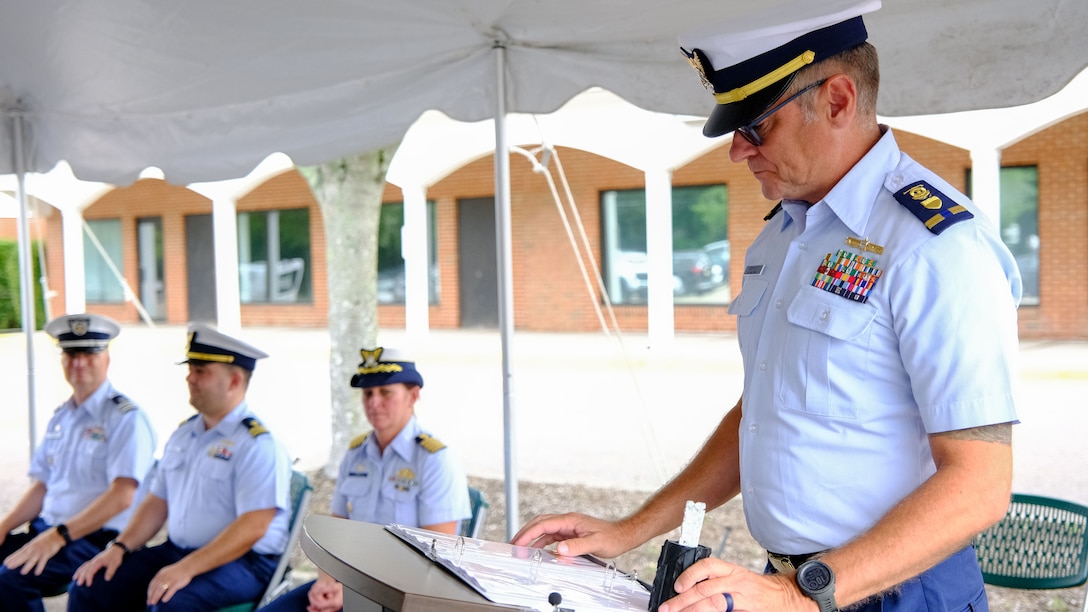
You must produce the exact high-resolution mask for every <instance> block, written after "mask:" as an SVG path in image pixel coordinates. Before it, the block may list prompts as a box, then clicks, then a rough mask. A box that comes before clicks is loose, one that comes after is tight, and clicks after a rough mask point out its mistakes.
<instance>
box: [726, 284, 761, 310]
mask: <svg viewBox="0 0 1088 612" xmlns="http://www.w3.org/2000/svg"><path fill="white" fill-rule="evenodd" d="M767 284H768V283H767V281H765V280H761V279H749V280H746V281H744V285H743V286H741V290H740V294H739V295H737V297H735V298H733V301H732V302H731V303H730V304H729V314H731V315H737V316H738V317H744V316H747V315H750V314H752V311H753V310H755V308H756V306H757V305H758V304H759V301H760V300H761V299H762V298H763V294H764V293H766V292H767Z"/></svg>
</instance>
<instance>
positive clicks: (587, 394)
mask: <svg viewBox="0 0 1088 612" xmlns="http://www.w3.org/2000/svg"><path fill="white" fill-rule="evenodd" d="M241 335H242V336H243V337H244V338H246V339H247V340H249V341H251V342H252V343H253V344H254V345H256V346H258V347H260V348H262V349H264V350H265V351H267V352H268V353H269V354H270V355H271V357H270V358H269V359H266V360H263V361H261V362H260V364H259V365H258V367H257V370H256V372H255V375H254V378H253V382H252V385H251V387H250V392H249V401H250V405H251V406H252V407H253V409H254V410H255V411H256V412H257V413H258V414H259V415H260V417H261V419H262V420H263V421H264V422H265V423H266V425H267V426H268V427H269V428H270V429H271V430H272V431H273V432H274V433H275V434H276V435H277V436H278V437H279V438H280V439H282V440H283V441H284V443H285V444H286V445H287V447H288V449H289V450H290V452H291V453H292V454H293V455H294V456H295V457H297V458H298V467H299V468H300V469H304V470H309V469H315V468H318V467H320V466H321V465H323V464H324V462H325V460H326V459H327V457H328V449H329V445H330V441H331V434H330V423H329V421H330V410H329V406H328V404H329V381H328V374H327V372H328V365H327V364H328V351H329V339H328V332H327V330H325V329H293V328H247V329H245V330H244V332H243V333H242V334H241ZM404 342H405V338H404V335H403V332H400V331H395V330H394V331H384V332H382V335H381V337H380V343H381V344H384V345H386V346H404ZM646 343H647V338H646V336H645V334H630V335H626V336H624V337H623V338H618V337H616V336H611V337H608V336H604V335H602V334H551V333H533V332H519V333H517V334H515V336H514V339H513V343H512V351H511V363H512V377H511V380H512V392H513V394H512V398H513V401H512V413H513V429H512V431H513V432H514V439H515V442H516V448H515V466H516V467H515V472H516V473H517V474H518V477H519V479H521V480H528V481H536V482H554V483H569V484H583V485H589V486H595V487H610V488H624V489H637V490H647V491H648V490H653V489H655V488H657V487H658V486H660V485H661V484H663V483H664V482H665V481H666V480H667V479H668V478H669V477H670V476H672V475H673V474H674V473H675V472H676V471H677V470H679V469H680V468H681V467H682V466H683V465H684V464H685V463H686V462H687V461H688V459H689V458H690V457H691V455H692V453H694V452H695V450H697V448H698V446H699V445H700V444H701V442H702V441H703V440H704V439H705V437H706V436H707V435H708V434H709V433H710V431H711V430H712V428H713V427H714V426H715V425H716V423H717V422H718V420H719V419H720V418H721V415H722V414H723V413H724V411H725V410H727V409H728V408H729V407H731V406H732V405H733V404H734V403H735V402H736V399H737V397H738V395H739V393H740V388H741V384H742V374H741V363H740V355H739V352H738V349H737V346H736V338H735V337H734V336H732V335H728V334H704V335H683V336H678V337H677V338H676V339H675V341H674V342H673V343H672V344H671V345H669V346H664V347H652V348H650V347H647V346H646ZM184 345H185V329H184V327H181V326H162V327H157V328H154V329H150V328H146V327H143V326H127V327H126V328H125V329H124V331H123V333H122V334H121V335H120V337H118V339H117V340H115V341H114V343H113V346H112V348H111V358H112V364H111V379H112V380H113V383H114V385H115V386H116V387H117V388H118V389H120V390H122V391H123V392H125V393H126V394H128V395H130V396H131V397H132V398H133V399H134V400H136V401H137V402H138V403H140V404H141V405H142V406H144V407H145V408H146V409H148V411H149V413H150V414H151V417H152V421H153V423H154V425H155V427H156V429H157V431H158V434H159V444H160V448H161V446H162V444H163V443H165V441H166V439H167V437H168V436H169V434H170V432H172V431H173V430H174V429H175V428H176V427H177V425H178V423H179V422H181V421H182V420H184V419H185V418H188V417H189V416H190V415H191V414H192V408H191V407H189V405H188V393H187V391H186V388H185V382H184V377H185V372H186V370H185V367H184V366H179V365H175V364H176V362H177V361H179V360H181V359H182V353H183V350H184ZM500 348H501V345H500V338H499V335H498V333H497V332H490V331H464V330H457V331H433V332H431V334H430V336H429V338H428V340H427V341H426V343H425V345H423V346H419V347H418V348H417V349H416V350H415V351H414V353H415V354H416V355H417V363H418V365H419V367H420V371H421V372H422V373H423V376H424V379H425V382H426V384H425V387H424V389H423V393H422V397H421V401H420V403H419V405H418V406H417V414H418V415H419V419H420V420H421V421H422V422H423V423H424V424H425V425H426V426H427V427H429V428H431V429H433V430H434V431H435V432H438V433H439V434H440V437H441V439H442V441H443V442H445V443H447V444H448V445H449V447H450V448H451V449H452V450H454V451H455V452H456V453H457V454H458V455H459V456H460V458H461V460H462V461H463V462H464V465H465V467H466V471H467V472H468V473H469V475H472V476H478V477H482V478H498V479H501V478H503V475H504V460H503V423H504V417H503V397H502V361H501V351H500ZM34 349H35V364H36V365H35V372H34V377H35V381H36V385H35V389H36V395H37V406H38V410H37V414H38V418H37V429H36V437H37V439H38V441H40V438H41V433H42V428H43V427H44V426H45V423H46V422H47V420H48V418H49V415H50V414H51V413H52V411H53V409H54V408H55V407H56V406H57V405H58V404H59V403H61V402H62V401H64V399H65V398H66V397H67V396H68V394H69V392H70V390H69V388H68V387H67V385H66V384H65V382H64V379H63V375H62V373H61V371H60V366H59V359H58V357H57V350H56V348H55V346H54V345H53V342H52V340H51V339H50V338H49V337H48V336H46V335H45V334H44V333H41V332H38V333H37V334H35V342H34ZM1020 358H1021V359H1020V361H1021V364H1020V372H1021V376H1020V383H1021V384H1020V388H1019V389H1018V397H1019V400H1020V401H1019V406H1020V419H1021V421H1022V423H1021V425H1019V426H1018V427H1016V429H1015V434H1014V445H1015V453H1016V454H1015V456H1016V475H1015V480H1014V489H1015V490H1016V491H1018V492H1030V493H1039V494H1045V495H1052V496H1056V497H1064V498H1068V499H1072V500H1074V501H1078V502H1081V503H1088V472H1086V470H1084V469H1082V466H1083V465H1084V463H1085V460H1084V458H1083V456H1082V454H1081V452H1080V450H1079V449H1080V448H1082V446H1083V437H1084V432H1085V431H1086V430H1088V429H1086V427H1085V425H1086V423H1088V412H1086V406H1085V403H1084V398H1085V397H1088V343H1085V342H1038V341H1032V342H1024V343H1023V344H1022V346H1021V355H1020ZM0 371H3V372H4V377H3V381H4V389H5V396H6V398H5V401H4V402H3V406H4V409H3V410H2V412H0V465H2V466H3V468H4V470H3V474H4V475H3V476H2V477H0V511H6V510H7V509H8V508H10V507H11V505H13V504H14V503H15V501H16V500H17V498H18V496H19V495H20V494H21V493H22V491H23V490H24V489H25V487H26V484H27V480H26V477H25V474H26V470H27V466H28V463H29V461H28V457H29V438H28V427H27V416H28V415H27V408H26V406H27V399H26V398H27V368H26V346H25V337H24V336H23V335H22V334H19V333H16V334H3V335H0ZM344 384H347V381H344ZM365 427H366V426H365V425H361V426H360V427H359V429H360V430H362V429H364V428H365Z"/></svg>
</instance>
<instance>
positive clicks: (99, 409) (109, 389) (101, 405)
mask: <svg viewBox="0 0 1088 612" xmlns="http://www.w3.org/2000/svg"><path fill="white" fill-rule="evenodd" d="M112 396H113V385H111V384H110V381H109V379H106V380H105V381H103V382H102V384H101V385H98V388H97V389H95V391H94V393H92V394H91V395H90V396H88V397H87V400H86V401H85V402H83V403H82V404H79V405H76V399H75V397H74V396H73V397H70V398H68V406H69V407H71V408H75V409H77V410H78V409H80V408H82V409H83V410H86V411H87V414H89V415H91V417H92V418H94V419H95V420H99V421H100V420H102V419H103V418H105V415H106V407H107V406H108V405H109V403H110V402H109V398H110V397H112Z"/></svg>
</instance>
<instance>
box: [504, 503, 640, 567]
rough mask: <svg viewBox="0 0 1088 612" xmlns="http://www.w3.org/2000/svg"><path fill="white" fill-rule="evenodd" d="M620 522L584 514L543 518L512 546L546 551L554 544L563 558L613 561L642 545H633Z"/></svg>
mask: <svg viewBox="0 0 1088 612" xmlns="http://www.w3.org/2000/svg"><path fill="white" fill-rule="evenodd" d="M628 531H629V530H628V529H625V528H624V526H623V524H622V523H620V522H610V521H604V520H601V519H598V518H594V517H592V516H587V515H585V514H579V513H577V512H569V513H567V514H542V515H540V516H537V517H535V518H533V520H531V521H529V522H528V523H526V524H525V526H524V527H522V528H521V531H519V532H518V533H517V534H516V535H515V536H514V539H513V540H510V543H511V544H514V545H515V546H534V547H537V548H543V547H545V546H548V545H549V544H553V543H554V544H555V545H556V546H555V551H556V552H557V553H559V554H560V555H566V556H569V557H576V556H578V555H597V556H599V557H603V558H606V559H612V558H615V557H618V556H620V555H622V554H623V553H625V552H627V551H629V550H631V549H632V548H634V547H636V546H638V545H639V544H641V542H638V541H632V537H631V534H630V533H628Z"/></svg>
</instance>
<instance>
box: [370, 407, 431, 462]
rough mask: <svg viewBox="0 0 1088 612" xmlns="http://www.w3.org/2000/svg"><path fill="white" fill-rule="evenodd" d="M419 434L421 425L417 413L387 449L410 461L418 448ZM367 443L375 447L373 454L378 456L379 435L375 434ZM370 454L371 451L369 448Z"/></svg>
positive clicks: (372, 447)
mask: <svg viewBox="0 0 1088 612" xmlns="http://www.w3.org/2000/svg"><path fill="white" fill-rule="evenodd" d="M418 435H419V425H418V424H417V423H416V417H415V415H412V418H410V419H408V422H407V423H405V424H404V427H403V428H401V430H400V433H398V434H397V435H396V436H395V437H394V438H393V441H392V442H390V443H389V447H388V448H387V449H386V450H391V451H393V452H394V453H396V454H397V455H398V456H399V457H400V458H401V459H404V460H405V461H408V460H410V459H411V458H412V456H413V454H414V453H415V448H416V436H418ZM366 443H367V445H368V446H369V447H370V448H371V449H373V451H372V452H373V454H374V455H375V456H377V455H378V454H379V453H378V435H377V434H373V435H371V436H370V437H369V438H367V440H366ZM367 453H368V454H370V453H371V451H370V450H369V449H368V451H367Z"/></svg>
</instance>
